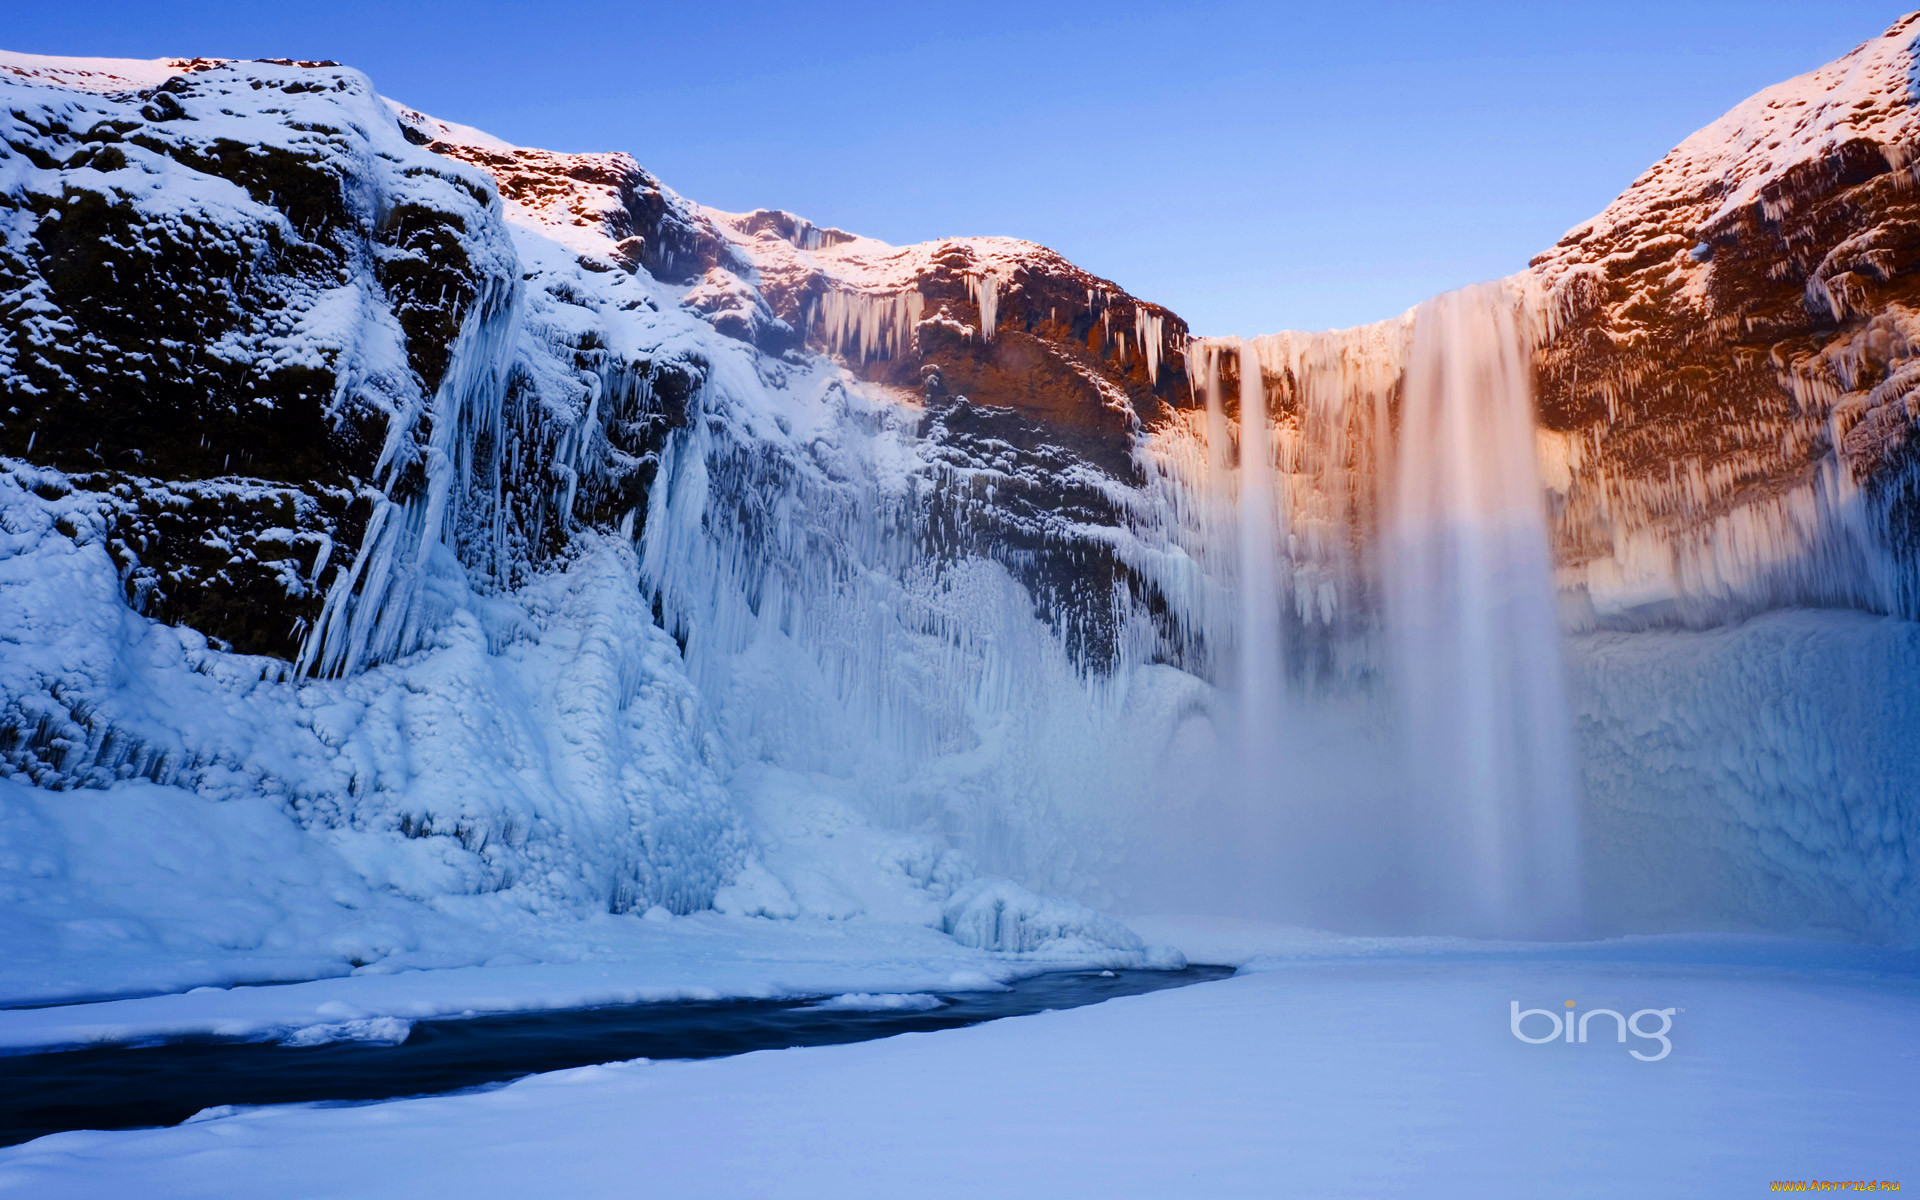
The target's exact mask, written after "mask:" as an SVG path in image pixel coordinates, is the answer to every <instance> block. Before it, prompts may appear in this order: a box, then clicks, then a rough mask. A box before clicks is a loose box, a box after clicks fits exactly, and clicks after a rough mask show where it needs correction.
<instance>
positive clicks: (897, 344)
mask: <svg viewBox="0 0 1920 1200" xmlns="http://www.w3.org/2000/svg"><path fill="white" fill-rule="evenodd" d="M925 307H926V300H925V298H924V297H922V296H921V295H920V293H919V292H917V291H905V292H887V293H872V292H851V291H843V290H841V289H839V288H830V289H828V291H827V293H826V294H825V295H823V296H822V297H821V298H820V303H819V306H818V308H817V309H816V311H815V313H814V319H813V328H814V330H815V331H816V332H817V333H818V334H819V335H820V338H821V340H822V341H823V342H824V343H825V344H826V347H827V350H828V351H829V352H830V353H833V354H838V355H840V356H841V357H843V358H850V359H854V360H855V361H858V362H862V363H865V362H871V361H872V360H874V359H877V358H898V357H899V356H901V355H903V354H906V353H909V352H911V350H912V349H913V347H914V345H915V342H914V337H915V332H914V331H915V330H916V329H917V328H918V327H919V324H920V316H921V313H922V312H923V311H924V310H925Z"/></svg>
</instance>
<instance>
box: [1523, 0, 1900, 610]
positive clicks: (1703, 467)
mask: <svg viewBox="0 0 1920 1200" xmlns="http://www.w3.org/2000/svg"><path fill="white" fill-rule="evenodd" d="M1917 37H1920V14H1916V15H1914V16H1909V17H1906V18H1903V19H1901V20H1900V21H1898V22H1896V23H1895V24H1894V25H1893V26H1892V27H1891V28H1889V29H1888V30H1887V31H1886V32H1885V33H1883V34H1882V35H1881V36H1880V37H1878V38H1875V39H1873V40H1871V41H1868V42H1866V43H1864V44H1863V45H1861V46H1860V47H1859V48H1858V49H1856V50H1854V51H1853V52H1852V53H1851V54H1848V55H1847V56H1846V57H1844V58H1841V59H1839V60H1837V61H1836V62H1833V63H1831V64H1829V65H1827V66H1825V67H1822V68H1821V69H1820V70H1818V71H1814V72H1812V73H1810V74H1807V75H1803V76H1801V77H1800V78H1798V79H1793V80H1789V81H1788V82H1786V83H1782V84H1780V85H1778V86H1776V87H1772V88H1768V89H1767V90H1766V91H1763V92H1761V93H1759V94H1758V95H1756V96H1754V97H1753V98H1751V99H1749V100H1747V101H1746V102H1744V103H1743V104H1741V105H1739V106H1738V107H1737V108H1735V109H1733V110H1732V111H1731V112H1729V113H1728V114H1727V115H1726V116H1724V117H1722V118H1721V119H1720V120H1718V121H1716V122H1714V123H1713V124H1712V125H1710V126H1708V127H1707V128H1705V129H1703V130H1701V131H1700V132H1699V133H1696V134H1694V135H1693V136H1692V137H1690V138H1688V139H1687V140H1686V141H1685V142H1683V143H1681V144H1680V145H1679V146H1678V147H1676V148H1675V149H1674V150H1673V151H1672V152H1671V153H1670V154H1668V155H1667V156H1666V157H1665V158H1663V159H1661V160H1660V162H1658V163H1656V164H1654V165H1653V166H1652V167H1651V168H1649V169H1648V170H1647V172H1646V173H1645V174H1644V175H1642V176H1641V177H1640V178H1639V179H1637V180H1635V181H1634V182H1633V184H1632V186H1630V187H1629V188H1628V189H1627V190H1626V192H1625V193H1623V194H1622V195H1621V197H1620V198H1619V199H1618V200H1616V201H1615V202H1614V203H1612V204H1611V205H1609V206H1608V207H1607V209H1606V210H1605V211H1604V212H1602V213H1601V214H1600V215H1599V216H1597V217H1595V218H1594V219H1593V220H1591V221H1588V222H1586V223H1584V224H1582V225H1580V226H1578V227H1577V228H1575V229H1573V230H1571V231H1570V232H1569V233H1568V234H1567V235H1566V236H1565V237H1563V238H1562V239H1561V240H1560V241H1559V242H1558V243H1557V244H1556V245H1554V246H1553V247H1552V248H1551V249H1549V250H1547V251H1546V252H1545V253H1543V254H1541V255H1540V256H1539V257H1537V258H1535V259H1534V261H1533V263H1532V265H1531V267H1530V268H1529V272H1528V274H1529V276H1530V277H1531V280H1532V281H1533V283H1534V285H1535V286H1537V287H1538V288H1539V289H1540V292H1541V303H1542V304H1543V306H1544V312H1543V314H1542V315H1543V324H1544V326H1545V328H1544V330H1543V334H1544V336H1543V339H1542V344H1541V349H1540V353H1539V362H1538V367H1539V388H1538V391H1539V403H1540V415H1541V421H1542V424H1543V426H1544V427H1545V428H1546V429H1547V430H1548V431H1550V432H1551V434H1552V435H1553V437H1552V438H1551V440H1550V445H1549V446H1548V447H1547V451H1548V454H1547V457H1548V463H1549V473H1550V475H1556V476H1557V477H1558V478H1557V479H1556V480H1555V482H1556V484H1557V487H1556V491H1557V493H1558V497H1559V500H1560V503H1561V505H1562V507H1561V511H1560V513H1559V514H1558V517H1559V519H1558V523H1557V533H1558V540H1559V546H1558V550H1559V555H1560V557H1561V559H1562V561H1563V562H1564V563H1565V564H1566V565H1567V571H1568V580H1567V582H1568V583H1569V584H1570V585H1571V586H1573V587H1575V588H1577V589H1580V590H1582V591H1584V592H1585V593H1586V594H1587V595H1588V596H1590V597H1591V599H1592V601H1593V603H1594V606H1595V609H1596V614H1597V615H1598V616H1599V617H1601V618H1602V619H1610V620H1615V621H1619V620H1626V621H1630V622H1631V621H1634V620H1642V621H1669V620H1679V621H1683V622H1699V621H1713V620H1723V619H1725V618H1726V617H1727V616H1729V615H1734V614H1737V613H1738V612H1742V611H1752V610H1753V609H1756V608H1762V607H1771V606H1774V605H1778V604H1786V603H1837V604H1848V605H1856V606H1860V607H1866V608H1871V609H1875V610H1878V611H1883V612H1898V613H1902V614H1905V615H1908V616H1914V615H1920V593H1916V591H1915V590H1914V581H1915V579H1916V578H1917V576H1916V567H1917V566H1920V557H1916V556H1920V543H1916V542H1915V541H1914V532H1915V528H1916V526H1915V516H1916V511H1917V510H1916V508H1915V505H1916V499H1917V495H1916V491H1915V482H1914V475H1913V464H1914V453H1915V452H1914V449H1913V447H1912V443H1911V438H1912V432H1913V430H1914V427H1915V420H1916V418H1920V392H1916V390H1915V387H1916V384H1920V363H1916V361H1915V350H1914V346H1915V335H1916V333H1917V332H1920V325H1916V314H1920V275H1916V273H1915V268H1916V267H1920V195H1917V194H1916V189H1915V184H1916V181H1917V180H1920V175H1916V173H1915V171H1916V160H1917V159H1920V117H1917V116H1916V112H1915V91H1914V84H1913V82H1912V80H1913V71H1914V56H1913V47H1914V43H1915V40H1916V38H1917Z"/></svg>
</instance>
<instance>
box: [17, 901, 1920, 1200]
mask: <svg viewBox="0 0 1920 1200" xmlns="http://www.w3.org/2000/svg"><path fill="white" fill-rule="evenodd" d="M1488 948H1489V949H1492V950H1495V951H1496V952H1497V953H1496V954H1495V955H1494V956H1491V957H1490V956H1488V955H1486V954H1475V953H1472V952H1471V950H1470V949H1469V950H1465V951H1463V950H1461V949H1460V948H1458V947H1456V948H1453V949H1450V950H1444V951H1439V952H1429V951H1427V950H1426V949H1425V948H1421V947H1414V948H1413V952H1411V953H1409V952H1402V951H1397V950H1396V949H1395V948H1394V947H1392V946H1371V947H1364V948H1363V949H1364V950H1365V951H1366V953H1365V954H1363V955H1360V956H1355V955H1352V954H1343V953H1341V952H1340V951H1339V949H1338V948H1337V947H1336V948H1334V952H1333V953H1330V954H1323V955H1320V956H1308V957H1299V958H1296V959H1293V960H1290V961H1286V962H1284V963H1279V962H1275V963H1269V964H1267V965H1266V966H1265V967H1264V968H1263V969H1259V970H1255V971H1252V972H1245V971H1243V972H1242V973H1241V974H1240V975H1239V976H1237V977H1235V978H1232V979H1227V980H1222V981H1219V982H1215V983H1207V984H1201V985H1197V986H1193V987H1187V988H1180V989H1175V990H1172V991H1163V992H1157V993H1153V994H1150V995H1144V996H1135V997H1128V998H1124V999H1118V1000H1113V1001H1110V1002H1107V1003H1104V1004H1099V1005H1094V1006H1091V1007H1087V1008H1079V1009H1074V1010H1070V1011H1066V1012H1051V1013H1043V1014H1039V1015H1035V1016H1029V1017H1019V1018H1013V1019H1009V1020H1002V1021H995V1022H990V1023H987V1024H984V1025H978V1026H973V1027H969V1028H966V1029H960V1030H953V1031H946V1032H941V1033H937V1034H907V1035H903V1036H898V1037H893V1038H887V1039H884V1040H880V1041H873V1042H865V1043H860V1044H855V1045H845V1046H834V1047H820V1048H805V1049H791V1050H779V1051H766V1052H760V1053H754V1054H747V1055H741V1056H738V1057H734V1058H726V1059H715V1060H706V1061H700V1062H649V1061H646V1060H637V1061H634V1062H629V1063H616V1064H608V1065H605V1066H598V1067H586V1068H581V1069H578V1070H572V1071H560V1072H555V1073H552V1074H547V1075H538V1076H533V1077H531V1078H528V1079H525V1080H522V1081H520V1082H518V1083H515V1084H511V1085H509V1086H506V1087H502V1088H497V1089H491V1090H485V1091H480V1092H475V1093H469V1094H464V1095H456V1096H446V1097H434V1098H427V1099H418V1100H405V1101H397V1102H390V1103H383V1104H377V1105H369V1106H344V1107H343V1106H292V1107H283V1108H270V1109H255V1110H239V1111H233V1110H212V1111H209V1112H207V1113H204V1114H201V1116H200V1117H199V1118H198V1119H196V1120H194V1121H192V1122H190V1123H188V1124H185V1125H182V1126H179V1127H176V1128H172V1129H162V1130H149V1131H136V1132H127V1133H79V1132H77V1133H65V1134H58V1135H54V1136H52V1137H48V1138H43V1139H41V1140H39V1141H37V1142H33V1143H30V1144H28V1145H25V1146H21V1147H16V1148H12V1149H9V1150H4V1151H0V1191H14V1192H19V1193H22V1194H32V1195H35V1196H45V1197H61V1196H92V1195H102V1194H132V1193H136V1192H137V1193H138V1194H141V1195H148V1196H155V1197H189V1196H214V1195H231V1194H233V1193H234V1192H235V1191H244V1192H245V1193H247V1194H249V1195H257V1196H262V1197H271V1196H293V1195H299V1196H303V1197H325V1196H336V1195H338V1196H349V1195H350V1196H355V1197H381V1196H395V1197H399V1196H418V1195H437V1194H456V1193H457V1194H461V1195H470V1196H476V1197H486V1196H518V1195H529V1194H540V1193H543V1192H546V1191H551V1190H552V1189H553V1188H555V1187H562V1188H564V1190H565V1191H566V1192H567V1193H568V1194H569V1195H574V1196H580V1197H594V1196H603V1195H604V1196H615V1195H619V1196H626V1195H631V1194H632V1193H633V1189H634V1188H635V1187H636V1186H641V1187H644V1188H646V1189H647V1190H649V1191H658V1192H660V1193H661V1194H696V1195H704V1196H716V1197H727V1196H760V1195H780V1196H793V1197H809V1196H844V1195H849V1194H860V1195H869V1194H872V1195H880V1194H888V1195H914V1196H927V1197H943V1196H977V1195H982V1194H1000V1195H1009V1196H1063V1195H1087V1194H1099V1195H1110V1196H1117V1197H1127V1196H1142V1197H1145V1196H1167V1195H1207V1196H1271V1195H1275V1194H1299V1195H1313V1196H1363V1197H1378V1196H1397V1195H1443V1196H1451V1195H1462V1196H1464V1195H1488V1194H1491V1195H1534V1194H1551V1195H1555V1196H1603V1195H1616V1194H1618V1193H1619V1192H1620V1191H1622V1190H1626V1191H1639V1192H1644V1193H1646V1194H1651V1195H1687V1196H1703V1197H1706V1196H1738V1195H1749V1194H1752V1193H1754V1192H1755V1191H1761V1190H1765V1189H1766V1188H1767V1187H1768V1185H1769V1183H1770V1182H1771V1181H1773V1180H1777V1179H1840V1180H1856V1179H1876V1180H1878V1179H1887V1180H1899V1179H1903V1178H1911V1177H1912V1176H1913V1175H1914V1173H1915V1170H1916V1169H1917V1168H1920V1149H1917V1148H1916V1146H1915V1144H1914V1141H1913V1138H1912V1124H1913V1117H1914V1107H1913V1105H1914V1101H1913V1094H1914V1089H1915V1087H1916V1085H1917V1084H1920V1051H1916V1049H1915V1046H1916V1039H1915V1034H1916V1033H1920V998H1917V994H1916V991H1915V988H1914V986H1913V985H1914V982H1915V978H1916V975H1915V972H1916V969H1920V968H1917V967H1916V964H1915V962H1914V960H1913V959H1912V957H1911V955H1907V956H1905V957H1903V958H1896V959H1887V958H1885V957H1878V958H1857V959H1851V960H1850V959H1848V958H1846V957H1844V955H1842V956H1839V957H1837V958H1836V955H1835V953H1834V952H1833V951H1831V950H1830V949H1829V948H1825V947H1820V946H1817V945H1808V944H1805V943H1793V942H1784V941H1781V940H1779V939H1770V940H1755V941H1753V942H1748V943H1729V944H1714V943H1702V942H1699V941H1695V942H1690V943H1680V944H1663V943H1661V942H1660V941H1659V940H1658V939H1655V940H1653V941H1652V942H1650V943H1644V944H1642V945H1641V946H1639V947H1638V951H1639V956H1638V957H1636V956H1635V954H1634V953H1626V954H1621V953H1619V951H1618V949H1617V948H1616V949H1615V952H1614V953H1613V954H1611V955H1609V954H1607V953H1606V952H1604V950H1603V952H1602V953H1594V952H1592V951H1589V950H1585V949H1581V948H1577V947H1535V948H1526V947H1512V946H1505V947H1503V946H1499V945H1498V944H1494V945H1491V946H1489V947H1488ZM1716 950H1717V951H1718V952H1719V953H1718V957H1719V958H1720V959H1722V960H1723V961H1721V962H1715V961H1714V960H1715V958H1716V953H1715V952H1716ZM1855 953H1858V952H1855ZM1882 954H1883V955H1884V952H1882ZM1727 959H1731V960H1733V961H1734V962H1736V963H1737V964H1738V965H1735V966H1729V965H1727V964H1726V962H1725V961H1724V960H1727ZM1567 1000H1572V1001H1574V1002H1575V1003H1576V1005H1577V1006H1578V1009H1579V1010H1580V1011H1582V1012H1590V1011H1592V1010H1594V1009H1608V1010H1612V1011H1619V1012H1622V1013H1624V1014H1627V1015H1629V1016H1630V1017H1634V1019H1636V1020H1637V1022H1638V1023H1637V1025H1636V1026H1635V1034H1633V1035H1629V1037H1628V1040H1627V1041H1626V1043H1625V1044H1622V1043H1620V1042H1618V1041H1617V1040H1615V1038H1614V1037H1613V1036H1612V1033H1613V1029H1614V1023H1613V1022H1612V1021H1610V1020H1608V1019H1606V1018H1605V1016H1604V1014H1601V1018H1602V1019H1601V1020H1600V1021H1599V1022H1597V1023H1594V1024H1592V1025H1590V1026H1589V1029H1588V1032H1589V1038H1588V1040H1587V1041H1586V1042H1585V1043H1580V1042H1575V1043H1573V1044H1566V1043H1563V1042H1558V1041H1556V1042H1553V1043H1550V1044H1528V1043H1526V1042H1523V1041H1521V1040H1520V1039H1518V1038H1516V1037H1515V1036H1514V1035H1513V1034H1512V1033H1511V1031H1510V1028H1509V1022H1510V1012H1511V1011H1512V1010H1511V1006H1512V1005H1514V1004H1515V1003H1518V1005H1519V1006H1520V1007H1521V1008H1523V1009H1524V1008H1541V1009H1548V1010H1558V1011H1565V1010H1564V1009H1563V1007H1562V1006H1563V1004H1564V1002H1565V1001H1567ZM1643 1009H1653V1010H1660V1011H1665V1010H1672V1011H1671V1012H1670V1013H1668V1019H1669V1021H1670V1027H1669V1032H1668V1033H1667V1035H1666V1036H1667V1038H1668V1041H1669V1043H1670V1045H1671V1046H1672V1051H1671V1054H1670V1055H1668V1056H1667V1057H1665V1058H1662V1059H1659V1060H1657V1061H1643V1060H1642V1059H1638V1058H1635V1057H1633V1054H1632V1052H1633V1051H1635V1050H1640V1049H1642V1048H1644V1047H1653V1048H1654V1049H1653V1050H1652V1051H1651V1053H1649V1054H1648V1055H1647V1057H1652V1054H1657V1053H1658V1051H1657V1042H1656V1041H1655V1040H1653V1039H1643V1038H1641V1037H1639V1036H1638V1031H1641V1030H1647V1031H1653V1030H1658V1029H1659V1028H1660V1025H1659V1023H1658V1014H1657V1013H1656V1015H1655V1016H1653V1017H1637V1016H1635V1014H1638V1013H1640V1012H1641V1010H1643ZM1550 1015H1553V1014H1551V1013H1550ZM1540 1020H1541V1019H1540V1018H1538V1017H1534V1018H1532V1021H1533V1022H1534V1023H1533V1024H1532V1025H1530V1026H1527V1027H1526V1030H1527V1032H1528V1033H1529V1034H1530V1035H1532V1036H1538V1035H1539V1031H1540V1029H1541V1028H1542V1026H1541V1024H1540ZM1815 1081H1818V1082H1817V1083H1816V1082H1815Z"/></svg>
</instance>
